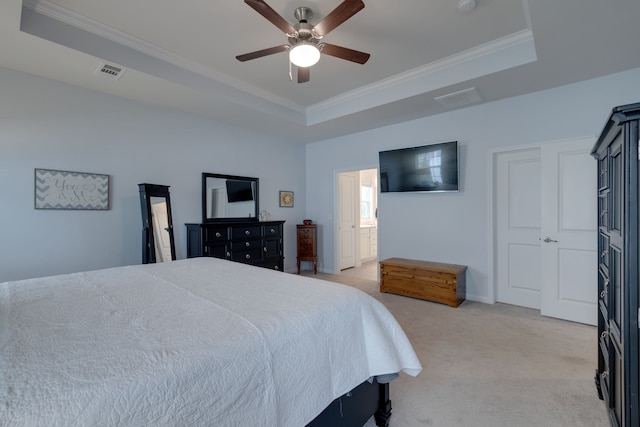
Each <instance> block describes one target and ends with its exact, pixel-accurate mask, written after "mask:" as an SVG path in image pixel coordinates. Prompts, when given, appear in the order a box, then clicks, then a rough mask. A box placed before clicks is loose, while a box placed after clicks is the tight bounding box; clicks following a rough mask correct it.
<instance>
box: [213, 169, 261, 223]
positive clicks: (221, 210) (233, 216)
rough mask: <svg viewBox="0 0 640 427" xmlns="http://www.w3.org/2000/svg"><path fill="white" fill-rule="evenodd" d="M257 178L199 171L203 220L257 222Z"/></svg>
mask: <svg viewBox="0 0 640 427" xmlns="http://www.w3.org/2000/svg"><path fill="white" fill-rule="evenodd" d="M259 194H260V193H259V191H258V178H249V177H246V176H235V175H221V174H216V173H207V172H204V173H203V174H202V222H216V221H258V211H259V210H258V205H259V203H258V202H259V200H258V199H259Z"/></svg>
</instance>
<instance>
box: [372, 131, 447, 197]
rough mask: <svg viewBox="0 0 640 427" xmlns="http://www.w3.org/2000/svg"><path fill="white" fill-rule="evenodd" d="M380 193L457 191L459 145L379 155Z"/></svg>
mask: <svg viewBox="0 0 640 427" xmlns="http://www.w3.org/2000/svg"><path fill="white" fill-rule="evenodd" d="M379 160H380V169H379V170H380V192H382V193H399V192H443V191H459V186H458V141H450V142H442V143H439V144H429V145H422V146H419V147H411V148H400V149H395V150H387V151H380V152H379Z"/></svg>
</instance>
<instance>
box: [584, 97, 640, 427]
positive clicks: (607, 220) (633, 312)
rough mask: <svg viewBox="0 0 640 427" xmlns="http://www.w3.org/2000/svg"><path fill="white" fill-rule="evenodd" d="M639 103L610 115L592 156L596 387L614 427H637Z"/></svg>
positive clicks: (639, 260)
mask: <svg viewBox="0 0 640 427" xmlns="http://www.w3.org/2000/svg"><path fill="white" fill-rule="evenodd" d="M639 123H640V103H637V104H630V105H623V106H619V107H616V108H614V109H613V111H612V112H611V115H610V116H609V119H608V120H607V122H606V124H605V126H604V129H603V130H602V133H601V135H600V137H599V138H598V141H597V142H596V144H595V146H594V147H593V151H592V153H591V154H592V155H593V156H594V157H595V158H596V159H597V161H598V211H599V214H598V226H599V227H598V229H599V233H598V266H597V268H598V307H599V309H598V337H599V338H598V367H597V370H596V377H595V381H596V386H597V388H598V393H599V395H600V397H601V398H602V399H603V400H604V401H605V403H606V405H607V408H608V411H609V417H610V419H611V424H612V425H613V426H629V427H636V426H639V425H640V413H639V406H640V399H639V396H638V380H639V371H640V367H639V366H638V365H639V362H640V361H639V359H638V350H639V347H638V345H639V329H638V314H639V313H638V309H639V305H638V298H639V294H638V288H639V287H640V286H639V278H638V265H639V264H640V258H639V252H638V241H639V239H640V234H639V232H638V220H639V204H638V191H639V187H638V165H639V164H640V157H639V150H638V148H639V147H638V146H639V145H640V139H639V138H640V134H639V133H638V127H639Z"/></svg>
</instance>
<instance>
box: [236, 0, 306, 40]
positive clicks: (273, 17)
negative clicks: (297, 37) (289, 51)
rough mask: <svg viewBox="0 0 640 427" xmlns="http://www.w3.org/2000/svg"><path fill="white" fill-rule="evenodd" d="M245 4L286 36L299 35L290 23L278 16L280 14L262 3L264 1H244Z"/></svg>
mask: <svg viewBox="0 0 640 427" xmlns="http://www.w3.org/2000/svg"><path fill="white" fill-rule="evenodd" d="M244 2H245V3H246V4H248V5H249V6H251V7H252V8H253V9H254V10H255V11H256V12H258V13H259V14H260V15H262V16H264V17H265V18H267V20H268V21H269V22H271V23H272V24H273V25H275V26H276V27H278V28H280V30H282V31H283V32H284V33H285V34H296V33H297V31H296V29H295V28H294V27H293V25H291V24H290V23H289V21H287V20H286V19H284V18H283V17H282V16H280V14H278V12H276V11H275V10H273V9H272V8H271V6H269V5H268V4H266V3H265V2H264V1H262V0H244Z"/></svg>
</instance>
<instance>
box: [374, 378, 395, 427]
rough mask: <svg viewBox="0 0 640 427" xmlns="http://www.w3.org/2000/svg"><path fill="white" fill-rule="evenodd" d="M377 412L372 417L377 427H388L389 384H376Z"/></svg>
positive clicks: (389, 415) (389, 416)
mask: <svg viewBox="0 0 640 427" xmlns="http://www.w3.org/2000/svg"><path fill="white" fill-rule="evenodd" d="M378 392H379V398H378V410H377V411H376V413H375V414H374V415H373V416H374V418H375V420H376V425H377V426H378V427H389V419H390V418H391V400H390V399H389V383H386V384H378Z"/></svg>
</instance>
